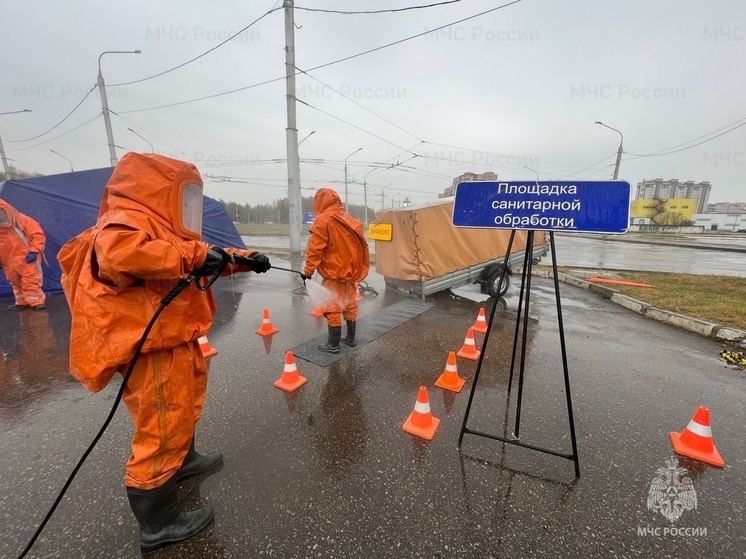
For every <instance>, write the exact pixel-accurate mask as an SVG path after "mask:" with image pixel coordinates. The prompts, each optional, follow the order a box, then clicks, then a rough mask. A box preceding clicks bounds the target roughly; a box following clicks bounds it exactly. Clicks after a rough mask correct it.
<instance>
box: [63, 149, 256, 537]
mask: <svg viewBox="0 0 746 559" xmlns="http://www.w3.org/2000/svg"><path fill="white" fill-rule="evenodd" d="M201 231H202V179H201V177H200V174H199V171H198V170H197V168H196V167H194V166H193V165H191V164H189V163H185V162H183V161H177V160H174V159H170V158H167V157H163V156H161V155H157V154H137V153H128V154H127V155H125V156H124V157H122V159H121V161H120V162H119V163H118V164H117V166H116V168H115V169H114V173H113V174H112V177H111V179H110V180H109V183H108V184H107V186H106V189H105V191H104V195H103V198H102V201H101V209H100V211H99V216H98V221H97V223H96V225H95V226H93V227H92V228H90V229H88V230H86V231H84V232H83V233H81V234H80V235H78V236H77V237H75V238H74V239H72V240H71V241H70V242H68V243H67V244H66V245H65V246H63V247H62V249H61V250H60V252H59V254H58V259H59V262H60V266H61V268H62V272H63V274H62V278H61V282H62V287H63V289H64V292H65V296H66V297H67V301H68V304H69V306H70V311H71V314H72V326H71V334H70V370H71V372H72V374H73V376H75V377H76V378H77V379H78V380H79V381H80V382H82V383H83V385H84V386H85V387H86V388H87V389H89V390H91V391H93V392H97V391H99V390H101V389H102V388H104V387H105V386H106V385H107V384H108V383H109V381H110V380H111V378H112V377H113V376H114V374H115V373H117V372H119V373H120V374H122V375H124V374H125V372H126V370H127V368H128V367H129V364H130V362H131V361H132V360H133V359H134V358H135V357H137V361H136V364H135V367H134V369H133V371H132V374H131V376H130V378H129V381H128V383H127V387H126V388H125V391H124V397H123V398H124V402H125V405H126V406H127V409H128V411H129V413H130V416H131V417H132V422H133V423H134V428H135V432H134V437H133V439H132V455H131V456H130V457H129V460H128V461H127V465H126V475H125V478H124V482H125V485H126V488H127V496H128V498H129V502H130V506H131V508H132V511H133V513H134V515H135V517H136V518H137V520H138V522H139V524H140V548H141V550H142V551H151V550H153V549H156V548H159V547H162V546H164V545H166V544H170V543H174V542H178V541H182V540H185V539H188V538H190V537H192V536H194V535H195V534H197V533H199V532H200V531H202V530H203V529H204V528H206V527H207V525H208V524H209V523H210V522H211V521H212V518H213V509H212V507H210V506H204V507H201V508H199V509H197V510H192V511H180V510H179V507H178V503H177V499H176V484H177V482H179V481H181V480H182V479H184V478H186V477H188V476H192V475H195V474H200V473H205V472H208V471H210V470H213V469H214V468H216V467H217V466H219V465H220V464H222V461H223V455H222V454H220V453H213V454H205V455H203V454H199V453H197V452H196V450H195V446H194V430H195V423H196V422H197V421H198V420H199V418H200V416H201V415H202V406H203V404H204V401H205V394H206V390H207V367H206V365H205V360H204V358H203V357H202V351H201V349H200V347H199V342H198V339H199V338H200V337H201V336H204V335H206V334H207V332H208V331H209V329H210V326H211V324H212V317H213V315H214V313H215V311H216V305H215V301H214V298H213V295H212V292H211V290H210V289H207V290H206V291H201V290H200V289H198V286H197V285H195V283H192V284H190V285H189V286H188V287H187V288H186V289H185V290H184V291H183V292H182V293H180V294H179V295H178V296H177V297H176V298H174V299H173V301H172V302H171V303H170V304H168V306H166V307H165V308H164V310H163V311H162V313H161V314H160V316H159V318H158V319H157V320H156V322H155V324H154V326H153V329H152V330H151V331H150V334H149V336H148V338H147V341H146V342H145V345H144V346H143V348H142V351H141V353H140V355H139V356H136V355H135V349H136V347H137V345H138V342H139V341H140V338H141V336H142V335H143V332H144V330H145V328H146V326H147V325H148V323H149V322H150V320H151V318H152V317H153V315H154V314H155V312H156V309H157V308H158V307H159V306H160V303H161V301H162V300H163V298H164V297H165V296H166V295H167V294H168V293H169V292H170V291H171V290H172V289H173V288H174V287H175V286H176V285H177V284H179V283H180V281H181V280H183V279H185V278H187V277H188V276H190V275H192V276H197V277H198V279H197V280H196V282H197V283H199V284H200V285H203V286H204V283H205V282H206V281H207V278H206V277H205V276H210V275H212V274H214V273H216V272H217V270H219V269H220V268H221V267H222V266H225V269H224V271H223V272H222V275H228V274H231V273H233V272H247V271H254V272H258V273H263V272H266V271H267V270H269V268H270V263H269V259H268V258H267V257H266V256H265V255H263V254H260V253H258V252H253V251H247V250H242V249H233V248H229V249H225V250H223V249H220V248H217V247H209V246H208V245H207V244H205V243H203V242H201V241H200V239H201ZM232 254H236V255H240V256H243V257H248V258H251V259H252V262H253V264H252V265H251V267H247V266H239V265H237V264H234V263H233V261H232V256H231V255H232Z"/></svg>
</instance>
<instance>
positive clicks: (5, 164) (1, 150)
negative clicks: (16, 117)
mask: <svg viewBox="0 0 746 559" xmlns="http://www.w3.org/2000/svg"><path fill="white" fill-rule="evenodd" d="M30 112H31V109H23V110H20V111H8V112H4V113H0V115H13V114H16V113H30ZM0 159H2V161H3V170H4V171H5V174H6V175H8V178H10V166H9V165H8V158H7V157H5V149H4V148H3V140H2V139H1V138H0Z"/></svg>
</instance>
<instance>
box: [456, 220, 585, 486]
mask: <svg viewBox="0 0 746 559" xmlns="http://www.w3.org/2000/svg"><path fill="white" fill-rule="evenodd" d="M515 232H516V230H515V229H514V230H512V232H511V234H510V240H509V241H508V249H507V252H506V254H505V261H504V264H503V267H502V273H501V275H500V280H499V283H498V286H499V285H501V284H502V282H503V281H504V279H505V273H506V270H507V267H508V259H509V257H510V251H511V248H512V247H513V241H514V239H515ZM534 233H535V231H534V230H529V231H528V235H527V239H526V250H525V254H524V260H523V272H522V276H521V292H520V296H519V299H518V312H517V315H516V322H515V333H514V336H513V351H512V355H511V360H510V380H509V381H508V401H509V400H510V394H511V390H512V388H513V373H514V372H515V364H516V353H517V349H518V334H519V332H520V331H521V313H523V330H522V332H521V336H522V338H521V353H520V357H519V362H518V369H519V376H518V394H517V399H516V413H515V425H514V428H513V436H512V437H505V436H502V437H501V436H498V435H492V434H489V433H485V432H482V431H477V430H475V429H469V428H468V427H467V426H466V425H467V423H468V421H469V413H470V412H471V405H472V401H473V399H474V393H475V391H476V388H477V382H478V381H479V373H480V372H481V370H482V362H483V360H484V355H485V353H486V351H487V348H488V347H489V346H488V341H489V336H490V332H491V331H492V323H493V321H494V319H495V309H496V308H497V299H495V301H494V303H493V305H492V310H491V312H490V317H489V321H488V323H487V332H486V333H485V335H484V343H483V346H482V351H481V353H480V355H479V360H478V362H477V369H476V372H475V373H474V381H473V382H472V384H471V390H470V392H469V400H468V402H467V404H466V411H465V412H464V421H463V424H462V425H461V432H460V433H459V438H458V448H459V449H460V448H461V443H462V441H463V439H464V434H466V433H469V434H471V435H477V436H480V437H486V438H488V439H493V440H496V441H501V442H504V443H508V444H512V445H515V446H520V447H523V448H528V449H531V450H538V451H539V452H544V453H546V454H551V455H553V456H559V457H561V458H566V459H568V460H572V461H573V463H574V464H575V477H576V478H577V477H580V463H579V460H578V445H577V439H576V437H575V421H574V419H573V413H572V396H571V393H570V377H569V374H568V368H567V349H566V346H565V329H564V325H563V321H562V305H561V302H560V291H559V279H558V277H557V257H556V254H557V253H556V251H555V246H554V232H553V231H549V243H550V248H551V251H552V272H553V274H552V275H553V277H554V294H555V298H556V300H557V323H558V325H559V339H560V348H561V352H562V370H563V373H564V379H565V396H566V397H567V416H568V420H569V423H570V441H571V444H572V452H571V453H569V454H568V453H565V452H559V451H556V450H552V449H548V448H543V447H540V446H536V445H532V444H528V443H524V442H522V441H521V439H520V428H521V405H522V403H523V380H524V378H525V372H526V371H525V365H526V337H527V334H528V322H529V303H530V301H531V270H532V266H533V253H534ZM506 414H507V409H506ZM506 424H507V415H506Z"/></svg>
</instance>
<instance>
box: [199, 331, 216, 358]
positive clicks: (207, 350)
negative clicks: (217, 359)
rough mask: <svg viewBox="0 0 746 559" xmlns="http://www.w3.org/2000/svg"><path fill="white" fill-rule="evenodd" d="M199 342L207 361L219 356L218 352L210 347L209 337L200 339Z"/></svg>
mask: <svg viewBox="0 0 746 559" xmlns="http://www.w3.org/2000/svg"><path fill="white" fill-rule="evenodd" d="M197 341H198V342H199V348H200V349H201V350H202V357H204V358H205V359H207V358H208V357H212V356H213V355H217V354H218V350H217V349H215V348H214V347H212V346H211V345H210V342H209V341H208V340H207V336H202V337H201V338H198V339H197Z"/></svg>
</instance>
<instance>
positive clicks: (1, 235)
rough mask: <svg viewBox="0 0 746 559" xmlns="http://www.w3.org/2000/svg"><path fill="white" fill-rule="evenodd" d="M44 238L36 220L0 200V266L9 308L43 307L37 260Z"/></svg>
mask: <svg viewBox="0 0 746 559" xmlns="http://www.w3.org/2000/svg"><path fill="white" fill-rule="evenodd" d="M46 242H47V237H46V235H44V230H43V229H42V228H41V225H39V223H38V222H36V221H35V220H33V219H31V218H30V217H29V216H27V215H24V214H22V213H21V212H19V211H18V210H16V209H15V208H14V207H13V206H11V205H10V204H8V203H7V202H6V201H5V200H0V266H2V268H3V273H4V274H5V277H6V278H7V280H8V283H10V285H11V287H12V288H13V295H14V296H15V299H16V302H15V304H13V305H10V306H9V307H8V310H9V311H22V310H25V309H33V310H35V311H40V310H43V309H46V308H47V306H46V305H45V304H44V302H45V301H46V296H45V295H44V292H43V291H42V284H43V283H44V276H43V274H42V271H41V259H40V258H39V255H40V254H41V255H43V254H44V245H45V244H46Z"/></svg>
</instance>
